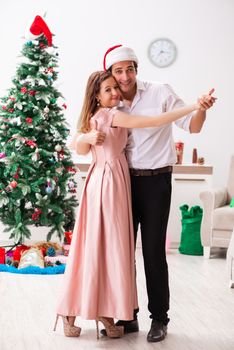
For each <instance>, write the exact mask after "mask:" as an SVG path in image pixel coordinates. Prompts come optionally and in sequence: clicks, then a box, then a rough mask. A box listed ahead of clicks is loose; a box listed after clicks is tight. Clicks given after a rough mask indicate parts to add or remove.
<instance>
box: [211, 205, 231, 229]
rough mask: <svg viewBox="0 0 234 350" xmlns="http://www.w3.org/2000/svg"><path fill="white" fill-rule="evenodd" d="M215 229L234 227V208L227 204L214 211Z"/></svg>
mask: <svg viewBox="0 0 234 350" xmlns="http://www.w3.org/2000/svg"><path fill="white" fill-rule="evenodd" d="M212 226H213V229H220V230H232V229H233V227H234V208H230V206H229V205H225V206H223V207H220V208H216V209H215V210H214V211H213V225H212Z"/></svg>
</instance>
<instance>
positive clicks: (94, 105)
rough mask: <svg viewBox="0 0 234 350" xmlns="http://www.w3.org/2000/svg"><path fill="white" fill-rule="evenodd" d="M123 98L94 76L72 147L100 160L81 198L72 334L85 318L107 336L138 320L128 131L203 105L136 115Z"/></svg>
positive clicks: (72, 257) (69, 307)
mask: <svg viewBox="0 0 234 350" xmlns="http://www.w3.org/2000/svg"><path fill="white" fill-rule="evenodd" d="M120 99H121V95H120V90H119V88H118V85H117V83H116V81H115V79H114V78H113V77H112V76H111V74H110V73H109V72H102V71H101V72H95V73H93V74H92V75H91V76H90V78H89V80H88V83H87V87H86V94H85V99H84V104H83V109H82V113H81V118H80V131H81V132H82V133H83V134H82V135H80V136H78V138H77V140H76V141H75V142H74V143H73V147H75V148H76V149H77V150H78V151H79V147H80V146H79V147H78V148H77V142H78V141H79V145H81V147H82V152H83V153H84V150H85V151H87V152H88V151H89V150H90V149H91V151H92V156H93V161H92V164H91V165H90V168H89V171H88V174H87V178H86V182H85V185H84V189H83V193H82V196H81V200H80V205H79V211H78V217H77V221H76V225H75V228H74V232H73V237H72V243H71V249H70V252H69V259H68V262H67V267H66V272H65V276H64V282H63V290H62V295H61V299H60V302H59V305H58V309H57V312H58V316H59V315H62V319H63V322H64V332H65V335H67V336H79V335H80V328H79V327H77V326H75V325H74V321H75V317H76V316H78V315H79V316H81V317H83V318H85V319H93V320H96V323H97V336H98V321H101V322H102V323H103V324H104V326H105V329H106V333H107V336H109V337H111V338H112V337H121V336H122V335H123V327H122V326H116V325H114V318H117V319H121V320H132V316H133V310H134V309H136V308H137V307H138V304H137V292H136V285H135V269H134V235H133V224H132V212H131V195H130V178H129V171H128V164H127V161H126V158H125V154H124V149H125V146H126V142H127V128H145V127H160V126H161V125H163V124H166V123H171V122H172V121H174V120H176V119H179V118H181V117H182V116H184V115H186V114H188V113H190V112H192V111H193V110H196V109H198V108H199V107H200V105H199V104H194V105H191V106H186V107H183V108H180V109H178V110H175V111H173V112H168V113H163V114H162V115H159V116H155V117H145V116H133V115H128V114H126V113H123V112H121V111H118V110H117V109H116V108H115V107H116V106H117V105H118V104H119V102H120ZM91 129H95V130H99V131H101V132H102V134H103V137H104V135H105V142H104V143H103V145H102V146H98V145H95V146H92V145H90V140H89V141H87V138H86V133H88V132H89V131H90V130H91ZM89 137H90V136H89ZM58 316H57V319H58ZM56 323H57V320H56ZM55 327H56V325H55Z"/></svg>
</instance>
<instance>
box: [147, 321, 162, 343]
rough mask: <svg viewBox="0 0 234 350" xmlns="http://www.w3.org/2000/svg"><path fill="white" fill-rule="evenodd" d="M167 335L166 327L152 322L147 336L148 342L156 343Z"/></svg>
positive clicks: (160, 323) (157, 322)
mask: <svg viewBox="0 0 234 350" xmlns="http://www.w3.org/2000/svg"><path fill="white" fill-rule="evenodd" d="M166 335H167V326H166V325H164V324H163V323H162V322H159V321H156V320H152V323H151V328H150V330H149V333H148V335H147V340H148V342H157V341H161V340H163V339H164V338H165V337H166Z"/></svg>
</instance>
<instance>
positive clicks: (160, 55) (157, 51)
mask: <svg viewBox="0 0 234 350" xmlns="http://www.w3.org/2000/svg"><path fill="white" fill-rule="evenodd" d="M148 56H149V59H150V61H151V62H152V63H153V64H154V65H155V66H157V67H160V68H163V67H168V66H169V65H170V64H172V63H173V62H174V61H175V58H176V46H175V44H174V43H173V42H172V41H171V40H169V39H166V38H161V39H156V40H154V41H153V42H152V43H151V44H150V45H149V49H148Z"/></svg>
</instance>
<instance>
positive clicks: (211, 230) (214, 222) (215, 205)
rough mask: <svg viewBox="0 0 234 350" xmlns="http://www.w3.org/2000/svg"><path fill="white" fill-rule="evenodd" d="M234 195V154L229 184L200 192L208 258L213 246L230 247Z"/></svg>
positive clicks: (204, 238) (203, 231)
mask: <svg viewBox="0 0 234 350" xmlns="http://www.w3.org/2000/svg"><path fill="white" fill-rule="evenodd" d="M233 197H234V154H233V155H232V156H231V161H230V169H229V175H228V182H227V186H226V187H223V188H217V189H215V188H214V189H209V190H206V191H203V192H201V193H200V199H201V201H202V203H203V218H202V223H201V242H202V245H203V247H204V257H206V258H210V254H211V248H212V247H222V248H228V245H229V242H230V239H231V235H232V231H233V228H234V208H231V207H230V206H229V204H230V201H231V199H232V198H233Z"/></svg>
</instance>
